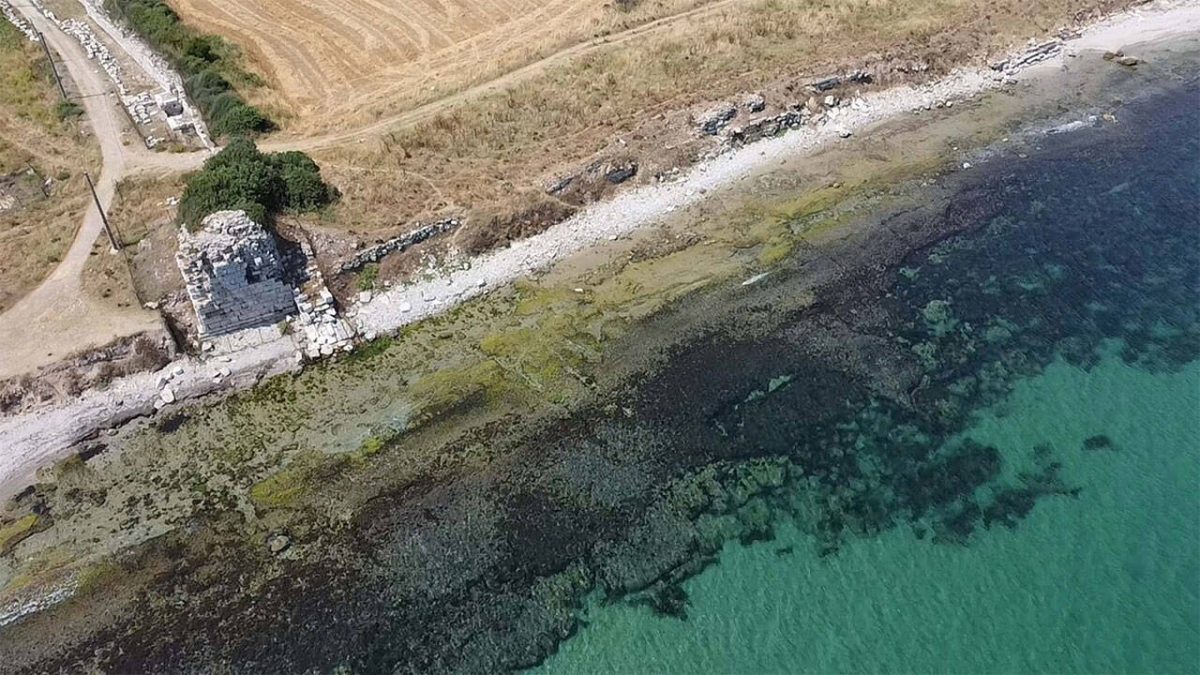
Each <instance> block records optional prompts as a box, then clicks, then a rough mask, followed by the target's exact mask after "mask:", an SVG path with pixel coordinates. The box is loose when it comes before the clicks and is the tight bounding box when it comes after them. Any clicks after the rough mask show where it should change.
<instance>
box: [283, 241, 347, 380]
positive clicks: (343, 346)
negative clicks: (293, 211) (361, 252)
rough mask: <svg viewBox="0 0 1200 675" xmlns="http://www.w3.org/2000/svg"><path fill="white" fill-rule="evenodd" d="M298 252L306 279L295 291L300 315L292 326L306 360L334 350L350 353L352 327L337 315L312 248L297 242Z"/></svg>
mask: <svg viewBox="0 0 1200 675" xmlns="http://www.w3.org/2000/svg"><path fill="white" fill-rule="evenodd" d="M300 250H301V251H302V252H303V253H304V257H305V259H306V260H307V265H306V267H305V269H304V273H305V276H306V277H307V280H306V281H305V282H304V284H302V286H301V287H300V288H296V289H295V294H296V307H297V308H298V309H299V310H300V313H299V314H298V315H297V316H296V318H295V319H294V323H295V326H296V329H297V330H296V331H295V332H296V334H297V337H298V338H299V341H300V343H301V349H302V350H303V352H304V355H305V356H306V357H308V358H309V359H317V358H320V357H322V356H329V355H330V354H332V353H334V352H335V351H338V350H343V351H350V350H351V349H353V348H354V335H355V330H354V326H353V325H352V324H350V322H348V321H346V320H345V319H343V318H341V317H339V316H338V313H337V307H336V305H335V304H334V299H333V294H332V293H330V292H329V288H328V287H327V286H326V285H325V278H324V277H323V276H322V275H321V270H320V268H318V267H317V257H316V256H315V255H313V250H312V247H311V246H310V245H309V244H308V242H301V243H300Z"/></svg>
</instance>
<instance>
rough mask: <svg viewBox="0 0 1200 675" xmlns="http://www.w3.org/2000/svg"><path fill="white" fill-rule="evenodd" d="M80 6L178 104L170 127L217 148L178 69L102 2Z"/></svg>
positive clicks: (85, 0)
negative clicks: (121, 23)
mask: <svg viewBox="0 0 1200 675" xmlns="http://www.w3.org/2000/svg"><path fill="white" fill-rule="evenodd" d="M35 2H36V0H35ZM80 4H82V5H83V9H84V11H85V12H87V15H88V17H89V18H90V19H91V20H92V21H94V22H96V25H97V26H99V27H100V30H102V31H104V32H105V33H106V34H108V36H109V37H110V38H112V39H113V40H114V41H115V42H116V43H117V44H119V45H120V46H121V49H122V50H124V51H125V53H126V54H128V55H129V58H131V59H133V62H134V63H136V64H137V65H138V67H139V68H141V69H142V70H143V71H145V73H146V75H148V76H149V77H150V79H152V80H153V81H154V82H155V83H156V84H157V85H158V86H159V87H161V88H162V90H163V91H164V92H166V93H167V95H169V96H170V97H172V98H174V99H176V100H177V101H178V102H179V104H180V106H181V110H180V111H179V112H178V113H172V112H171V111H170V110H167V111H165V112H166V114H167V123H168V124H169V125H170V126H171V128H172V129H174V130H176V131H180V130H190V131H192V132H194V133H195V134H196V136H197V137H198V138H199V139H200V142H201V143H203V144H204V147H206V148H209V149H212V148H215V147H216V145H215V144H214V143H213V141H212V138H210V137H209V135H208V128H207V126H205V124H204V119H203V118H202V117H201V116H200V112H199V111H198V110H196V108H195V107H194V106H193V105H192V103H191V101H189V100H188V98H187V96H186V92H185V90H184V88H183V78H182V77H180V75H179V73H177V72H175V69H174V68H172V67H171V65H170V64H169V63H167V60H166V59H164V58H163V57H162V56H161V55H160V54H158V53H157V52H155V51H154V50H153V49H151V48H150V45H148V44H146V42H145V40H142V39H141V38H140V37H138V36H137V35H135V34H134V33H133V32H132V31H129V30H125V29H123V28H121V27H118V26H117V25H116V24H114V23H113V21H112V19H111V18H109V16H108V14H107V13H106V12H105V11H104V7H103V3H102V2H100V3H98V2H95V0H81V2H80Z"/></svg>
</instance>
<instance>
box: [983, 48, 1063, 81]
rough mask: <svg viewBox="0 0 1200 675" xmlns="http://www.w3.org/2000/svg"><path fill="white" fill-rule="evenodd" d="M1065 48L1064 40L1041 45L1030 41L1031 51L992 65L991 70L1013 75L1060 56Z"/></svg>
mask: <svg viewBox="0 0 1200 675" xmlns="http://www.w3.org/2000/svg"><path fill="white" fill-rule="evenodd" d="M1063 47H1064V44H1063V41H1062V40H1049V41H1047V42H1041V43H1038V42H1035V41H1030V45H1029V49H1026V50H1025V51H1023V52H1021V53H1020V54H1017V55H1015V56H1012V57H1009V58H1007V59H1004V60H1003V61H997V62H996V63H993V64H991V69H992V70H995V71H998V72H1001V73H1004V74H1006V75H1009V74H1013V73H1016V72H1017V71H1019V70H1021V69H1023V68H1027V67H1029V66H1032V65H1033V64H1035V63H1040V62H1042V61H1045V60H1046V59H1049V58H1053V57H1055V56H1058V54H1059V53H1060V52H1061V51H1062V50H1063Z"/></svg>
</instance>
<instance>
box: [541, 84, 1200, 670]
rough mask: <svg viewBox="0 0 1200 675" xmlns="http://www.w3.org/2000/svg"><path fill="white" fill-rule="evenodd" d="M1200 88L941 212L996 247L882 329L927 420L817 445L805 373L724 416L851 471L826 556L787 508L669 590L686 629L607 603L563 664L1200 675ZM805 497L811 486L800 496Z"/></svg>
mask: <svg viewBox="0 0 1200 675" xmlns="http://www.w3.org/2000/svg"><path fill="white" fill-rule="evenodd" d="M1189 87H1190V88H1187V89H1185V90H1181V92H1179V93H1176V94H1174V95H1172V96H1169V97H1164V98H1161V99H1158V100H1157V101H1154V102H1151V103H1145V104H1140V105H1137V106H1131V107H1129V108H1127V109H1123V110H1122V111H1121V114H1120V115H1119V117H1121V119H1123V120H1125V123H1124V124H1123V125H1122V126H1120V127H1113V128H1111V129H1093V130H1088V131H1086V132H1081V133H1079V134H1075V135H1064V137H1054V138H1050V137H1047V138H1046V140H1045V141H1044V145H1043V147H1039V148H1038V153H1039V154H1037V155H1036V156H1034V157H1033V158H1032V159H1031V160H1030V161H1029V162H1026V163H1012V164H1004V163H1000V164H996V165H994V172H993V173H992V174H991V175H990V176H989V177H987V178H981V179H980V181H979V183H977V184H976V185H974V186H972V187H969V188H968V189H965V190H963V191H962V192H960V193H959V195H958V198H956V199H955V200H953V203H952V205H951V206H950V207H949V208H947V209H946V210H945V212H944V214H943V215H941V216H930V217H947V218H967V219H973V220H974V221H975V222H977V223H981V224H982V225H983V226H982V227H977V228H975V229H974V230H972V231H971V232H969V233H967V234H964V235H963V236H958V237H952V238H950V239H948V240H946V241H943V242H941V243H939V244H937V245H935V246H933V247H931V248H930V249H929V250H925V251H918V252H917V253H915V254H913V255H912V256H910V258H909V259H908V260H907V261H906V266H905V267H904V268H902V269H901V270H900V274H899V278H897V280H896V282H895V283H894V284H893V285H892V286H891V287H890V288H889V290H888V291H887V293H886V300H885V306H886V307H888V308H889V310H888V311H890V312H893V315H894V316H898V317H902V318H904V317H912V318H911V319H906V322H905V323H903V324H902V326H901V329H900V330H896V329H895V328H893V326H895V325H896V324H894V323H893V324H888V328H887V329H878V328H876V329H874V330H875V332H876V335H880V336H885V337H886V339H887V340H895V341H896V343H898V344H901V345H903V346H904V347H905V348H911V351H912V353H913V354H915V355H916V356H917V357H918V358H919V359H920V361H921V364H922V368H923V370H924V373H925V375H924V379H923V380H922V384H920V385H919V386H918V387H917V388H916V389H914V390H912V391H910V392H909V397H910V398H911V400H912V402H913V403H912V406H911V407H910V408H905V407H904V406H902V405H901V406H893V407H891V408H889V407H887V406H886V405H884V406H883V407H881V408H879V410H882V411H883V412H882V413H879V414H876V413H874V412H871V409H870V408H868V409H864V411H863V412H860V414H859V416H858V417H857V418H856V421H854V422H853V423H845V424H842V425H841V426H839V427H838V428H839V434H838V435H836V436H831V437H822V438H830V439H832V440H828V441H822V443H824V445H820V446H819V447H816V448H814V447H811V446H812V445H813V443H814V442H813V440H812V439H813V438H817V436H816V435H815V434H816V433H817V428H818V427H816V426H813V425H812V424H809V423H806V422H802V421H796V420H802V419H803V418H802V416H800V415H798V411H800V412H803V411H804V410H805V409H806V406H811V405H812V403H813V401H814V400H815V397H816V396H818V395H819V396H822V397H829V396H834V395H836V392H837V391H838V390H837V389H836V387H835V386H834V385H835V384H836V382H835V381H834V380H832V379H831V380H830V381H828V382H826V381H821V380H819V379H817V378H815V377H813V378H810V379H808V380H804V379H803V377H801V378H799V379H796V380H793V379H791V378H792V375H793V374H794V371H788V372H785V373H783V374H784V375H787V376H788V378H787V379H786V380H780V381H785V382H787V383H788V384H787V385H786V386H782V387H779V388H778V389H775V388H774V387H772V388H771V391H770V392H768V393H767V394H765V395H762V396H757V397H754V396H751V397H748V398H746V400H745V402H744V403H743V404H739V405H738V406H735V407H734V411H735V412H733V413H729V414H726V415H725V416H724V417H720V418H719V420H720V422H721V427H720V428H721V430H722V431H725V430H732V431H730V433H731V435H732V436H733V437H738V438H740V439H743V440H744V442H746V443H747V445H753V446H755V447H758V448H761V449H762V450H763V451H764V452H767V453H770V452H775V453H780V454H785V453H787V454H791V455H792V456H794V457H799V458H801V460H802V461H805V462H808V468H806V470H807V471H810V472H811V471H813V470H814V469H813V467H815V470H816V471H818V472H819V471H820V470H821V469H822V465H821V462H822V461H823V460H824V459H825V458H827V457H831V458H833V459H831V460H830V464H831V465H833V467H834V468H833V469H830V470H828V472H827V473H826V477H825V478H824V480H825V483H824V485H833V486H835V488H838V489H841V488H842V487H843V486H844V487H845V488H846V489H848V492H846V491H844V492H842V493H841V494H849V495H850V498H848V499H846V500H845V501H842V502H835V501H834V499H833V497H832V496H831V495H836V494H838V493H837V491H836V489H835V490H834V491H832V492H818V493H816V494H818V495H819V497H818V499H821V500H826V499H828V500H829V502H828V505H827V509H828V510H827V511H826V512H825V513H826V516H825V519H824V520H818V521H817V522H818V526H819V527H817V529H816V535H819V534H821V532H822V528H823V527H824V528H825V529H824V530H823V531H824V533H825V534H826V535H828V533H829V532H831V531H832V532H833V533H835V534H837V535H838V536H836V537H833V538H830V537H828V536H826V537H825V538H824V539H822V540H818V538H817V536H816V535H815V534H814V526H813V522H812V521H811V519H810V520H809V521H808V522H802V521H801V520H793V517H798V516H799V515H802V514H799V513H798V512H794V511H793V514H795V515H789V514H788V511H787V509H781V510H779V512H778V513H775V515H774V517H775V519H776V521H777V522H775V523H774V526H773V527H772V528H771V532H770V533H771V534H773V537H771V538H770V539H769V540H768V541H760V542H757V543H746V541H749V540H746V541H743V542H739V541H737V540H736V539H734V540H732V541H730V542H728V543H726V544H725V545H724V548H723V549H722V550H721V551H720V555H719V556H718V558H717V559H716V562H715V563H714V564H712V565H710V566H708V567H707V568H706V569H704V571H702V572H701V573H699V574H697V575H696V576H693V577H692V578H690V579H686V580H683V581H682V582H681V583H680V585H679V589H681V590H682V593H680V592H678V591H672V594H671V595H670V596H664V597H672V598H674V599H675V600H676V603H675V604H676V607H677V608H678V605H679V602H680V599H681V598H686V602H685V603H684V604H683V607H682V611H665V612H664V611H659V612H658V613H655V612H653V611H651V607H655V605H654V604H653V603H650V604H649V606H648V604H647V603H646V602H639V601H638V599H637V598H632V599H630V598H625V599H622V598H616V599H610V600H611V601H609V602H605V601H602V600H600V599H599V598H597V599H596V600H595V601H594V602H592V603H591V604H590V605H589V606H588V607H587V608H586V612H585V625H584V626H583V627H582V628H581V629H580V630H579V632H578V633H577V635H575V636H574V637H573V638H571V639H569V640H567V641H565V642H563V643H562V644H561V645H560V646H559V650H558V652H557V653H556V654H555V655H553V656H552V657H550V658H549V659H547V660H546V661H545V662H544V663H543V665H542V666H541V669H542V670H543V671H544V672H549V673H776V672H811V673H1027V672H1031V673H1032V672H1036V673H1154V674H1158V673H1200V360H1197V358H1198V355H1200V310H1198V307H1200V243H1198V241H1200V240H1198V239H1197V237H1198V236H1200V117H1198V116H1197V114H1196V110H1197V108H1196V106H1195V103H1196V100H1197V99H1196V96H1195V89H1194V87H1195V83H1194V82H1193V83H1192V84H1191V85H1189ZM894 227H902V225H900V224H896V225H894ZM850 316H851V317H852V316H853V314H852V313H851V314H850ZM847 320H848V321H851V322H853V319H847ZM880 339H884V337H881V338H880ZM746 353H750V354H752V355H753V354H754V350H747V352H746ZM773 353H774V354H779V353H780V352H779V351H776V352H773ZM784 353H785V355H786V354H787V353H786V352H784ZM763 354H765V355H767V356H762V357H754V356H751V357H749V358H760V359H767V358H772V357H770V356H769V355H770V354H772V352H769V351H767V350H763ZM731 364H734V365H731ZM713 367H714V368H737V367H744V366H743V364H742V363H739V362H732V361H728V362H714V365H713ZM877 377H879V378H881V379H883V378H886V377H887V372H886V369H880V370H879V371H878V375H877ZM806 390H811V391H813V392H817V393H814V395H813V397H811V398H805V397H804V395H803V393H804V391H806ZM760 393H761V392H760ZM939 420H948V421H947V422H945V423H943V422H941V421H939ZM959 421H961V422H962V424H959ZM914 424H920V425H923V426H921V428H922V429H923V431H921V432H919V433H918V432H915V431H913V429H914V428H915V427H914V426H912V425H914ZM906 425H907V426H906ZM943 433H944V434H945V435H943ZM722 437H723V436H722ZM913 439H916V440H913ZM929 443H932V445H929V446H928V447H929V448H931V450H930V451H926V450H919V448H921V447H925V444H929ZM914 449H918V450H919V451H916V450H914ZM844 457H852V458H853V460H854V463H852V464H850V463H843V464H837V463H836V462H837V461H841V459H842V458H844ZM912 458H915V460H914V459H912ZM835 460H836V461H835ZM913 462H915V463H913ZM910 466H911V467H915V468H910ZM837 471H841V474H837V475H835V474H836V472H837ZM993 472H994V473H993ZM878 476H883V477H884V480H880V481H878V482H874V481H876V477H878ZM983 477H986V478H983ZM815 484H817V483H814V482H812V481H810V482H808V483H807V485H809V486H812V485H815ZM804 485H805V484H804V483H803V482H800V483H797V484H795V485H791V486H790V487H788V488H786V489H788V490H793V491H794V493H793V495H792V497H793V499H792V501H794V502H796V503H801V502H803V501H804V498H803V496H802V495H803V494H804V493H803V492H802V491H803V490H805V489H806V488H805V487H804ZM1005 486H1007V487H1005ZM1014 486H1015V487H1014ZM788 501H789V499H788V498H784V499H775V500H774V501H773V502H772V503H773V504H780V503H787V502H788ZM847 504H848V505H850V506H851V507H852V508H847V506H846V505H847ZM821 508H826V506H822V507H821ZM818 510H820V509H818ZM830 514H831V515H832V517H829V516H830ZM877 514H883V516H884V517H882V518H879V519H877V520H875V519H874V516H875V515H877ZM830 523H832V526H830V527H826V525H828V524H830ZM861 523H865V524H866V525H862V524H861ZM851 530H853V531H854V532H855V534H853V535H852V536H845V535H847V533H848V532H850V531H851ZM743 539H744V537H743ZM831 542H832V543H831ZM660 605H661V603H660ZM660 608H661V607H660Z"/></svg>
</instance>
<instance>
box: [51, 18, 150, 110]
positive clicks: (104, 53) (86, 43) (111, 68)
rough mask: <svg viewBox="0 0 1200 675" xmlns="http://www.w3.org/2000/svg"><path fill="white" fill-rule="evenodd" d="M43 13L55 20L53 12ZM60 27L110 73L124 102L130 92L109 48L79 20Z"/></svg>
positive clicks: (62, 23)
mask: <svg viewBox="0 0 1200 675" xmlns="http://www.w3.org/2000/svg"><path fill="white" fill-rule="evenodd" d="M43 13H45V14H46V16H47V18H50V19H51V20H53V19H54V17H53V14H54V13H53V12H50V11H49V10H44V12H43ZM58 25H59V26H60V27H61V28H62V30H63V32H64V33H66V34H67V35H70V36H71V37H73V38H75V39H76V40H77V41H79V44H80V45H82V46H83V51H85V52H87V57H88V58H89V59H91V60H92V61H95V62H97V63H99V64H100V67H101V68H103V69H104V72H105V73H108V79H110V80H112V81H113V84H115V85H116V86H117V92H118V93H119V94H120V95H121V98H122V100H124V98H125V97H126V96H128V95H129V90H128V89H127V88H126V87H125V81H124V78H123V77H122V75H121V64H120V63H119V62H118V61H117V59H116V58H115V57H114V56H113V55H112V52H110V51H108V47H105V46H104V43H102V42H100V40H99V38H97V37H96V34H95V33H93V32H92V28H91V26H89V25H87V24H86V23H84V22H82V21H80V20H79V19H67V20H66V21H62V22H59V24H58Z"/></svg>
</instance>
